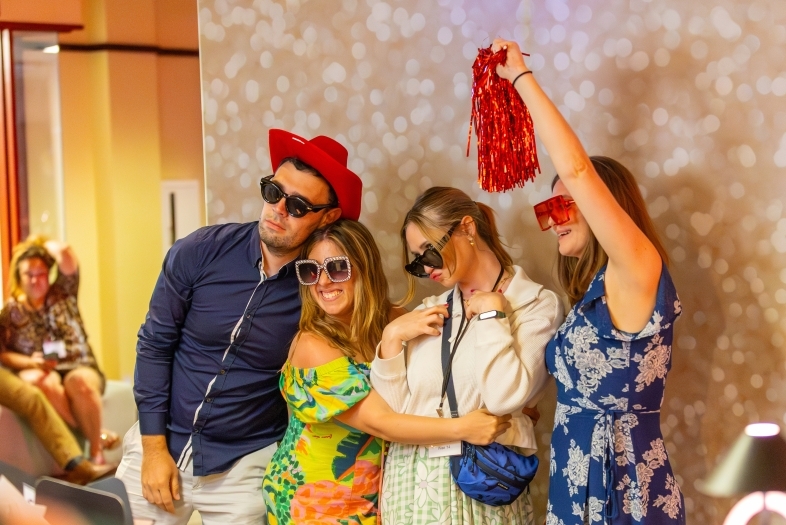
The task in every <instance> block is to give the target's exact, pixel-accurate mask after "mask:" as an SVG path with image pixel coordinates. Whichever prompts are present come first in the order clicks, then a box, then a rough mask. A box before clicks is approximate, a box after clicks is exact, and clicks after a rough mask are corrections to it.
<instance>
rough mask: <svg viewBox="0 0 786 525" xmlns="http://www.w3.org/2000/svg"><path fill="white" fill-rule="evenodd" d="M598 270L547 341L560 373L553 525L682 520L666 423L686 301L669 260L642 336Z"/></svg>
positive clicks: (550, 361)
mask: <svg viewBox="0 0 786 525" xmlns="http://www.w3.org/2000/svg"><path fill="white" fill-rule="evenodd" d="M605 275H606V268H605V267H603V268H601V270H600V271H598V273H597V275H595V278H594V279H593V281H592V283H591V284H590V286H589V289H588V290H587V293H586V294H585V295H584V297H582V298H581V300H580V301H579V302H578V303H577V304H576V305H575V306H574V307H573V309H572V310H571V311H570V313H569V314H568V316H567V318H566V319H565V323H563V325H562V326H561V327H560V329H559V330H558V331H557V333H556V335H555V336H554V339H553V340H552V341H551V342H550V343H549V345H548V347H547V349H546V365H547V366H548V369H549V372H550V373H551V374H552V375H553V376H554V377H555V378H556V379H557V410H556V413H555V415H554V432H553V434H552V438H551V461H550V465H549V468H550V470H549V473H550V483H549V503H548V507H547V510H548V515H547V518H546V523H547V525H578V524H584V523H586V524H604V525H628V524H647V525H655V524H657V525H661V524H664V525H665V524H668V525H677V524H680V525H682V524H684V523H685V509H684V503H683V499H682V493H681V492H680V488H679V485H678V484H677V481H676V480H675V479H674V474H673V472H672V470H671V465H670V464H669V458H668V454H667V453H666V447H665V446H664V443H663V436H662V434H661V431H660V407H661V403H662V401H663V390H664V387H665V385H666V374H667V373H668V371H669V369H670V368H671V343H672V339H673V337H674V321H675V320H676V319H677V317H679V315H680V312H681V306H680V301H679V298H678V297H677V291H676V290H675V289H674V284H673V283H672V281H671V277H670V276H669V272H668V270H667V269H666V266H665V265H664V266H663V270H662V271H661V276H660V282H659V283H658V297H657V301H656V303H655V309H654V311H653V314H652V318H651V319H650V321H649V323H648V324H647V326H645V327H644V329H643V330H642V331H641V332H639V333H638V334H629V333H625V332H621V331H619V330H617V329H616V328H614V325H613V324H612V322H611V317H610V315H609V309H608V307H607V305H606V297H605V285H604V277H605Z"/></svg>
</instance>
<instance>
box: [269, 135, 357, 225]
mask: <svg viewBox="0 0 786 525" xmlns="http://www.w3.org/2000/svg"><path fill="white" fill-rule="evenodd" d="M268 137H269V141H270V163H271V165H272V166H273V169H278V166H279V164H281V161H282V160H284V159H286V158H287V157H296V158H298V159H300V160H302V161H303V162H305V163H306V164H308V165H309V166H311V167H312V168H314V169H315V170H317V171H318V172H319V173H320V175H322V176H323V177H325V179H326V180H327V181H328V183H329V184H330V186H331V187H332V188H333V191H334V192H336V196H337V197H338V207H339V208H341V217H342V218H343V219H351V220H353V221H356V220H358V217H360V204H361V202H360V201H361V197H362V194H363V182H362V181H361V180H360V177H358V176H357V175H355V173H353V172H352V171H350V170H349V168H347V156H348V152H347V149H346V148H345V147H344V146H342V145H341V144H339V143H338V142H337V141H335V140H333V139H331V138H330V137H325V136H324V135H320V136H319V137H314V138H313V139H311V140H306V139H304V138H303V137H299V136H297V135H295V134H294V133H290V132H288V131H284V130H283V129H271V130H270V133H269V135H268Z"/></svg>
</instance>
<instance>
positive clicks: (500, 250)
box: [401, 186, 513, 305]
mask: <svg viewBox="0 0 786 525" xmlns="http://www.w3.org/2000/svg"><path fill="white" fill-rule="evenodd" d="M464 217H470V218H471V219H472V220H473V221H474V222H475V229H476V231H477V235H478V237H480V238H481V239H483V241H484V242H485V243H486V244H487V245H488V247H489V248H490V249H491V251H492V252H494V255H495V256H496V257H497V260H498V261H499V262H500V264H502V266H503V267H504V268H508V267H510V266H512V265H513V259H511V258H510V255H509V254H508V252H507V251H506V250H505V247H504V246H503V245H502V241H500V239H499V232H498V231H497V222H496V220H495V219H494V210H492V209H491V208H490V207H488V206H486V205H485V204H482V203H480V202H475V201H473V200H472V199H470V198H469V195H467V194H466V193H464V192H463V191H461V190H459V189H457V188H449V187H445V186H434V187H433V188H429V189H427V190H426V191H424V192H423V194H422V195H421V196H420V197H418V198H417V199H416V200H415V204H413V205H412V208H411V209H410V210H409V212H407V215H406V217H404V224H403V225H402V226H401V243H402V245H403V249H404V251H403V261H404V265H407V264H408V263H409V257H410V255H409V250H408V249H407V226H409V225H410V224H414V225H415V226H417V227H418V229H419V230H420V231H421V233H423V236H424V237H425V238H426V239H428V240H429V242H430V243H431V245H432V246H433V247H434V248H436V249H437V250H439V251H440V252H441V253H444V254H445V255H447V256H448V257H449V259H450V261H451V262H452V263H453V264H452V265H451V266H452V267H449V268H448V269H449V270H450V271H451V272H452V271H453V270H454V269H455V260H456V253H455V251H454V250H453V246H452V245H450V244H446V246H440V245H439V241H440V239H442V237H443V236H444V235H445V234H446V233H447V232H448V230H450V229H451V228H452V227H453V226H455V225H456V224H458V223H459V222H461V221H462V220H463V219H464ZM454 235H455V232H454ZM405 273H406V276H407V294H406V295H405V296H404V299H402V301H401V304H402V305H403V304H407V303H408V302H409V301H411V300H412V297H414V295H415V277H414V276H412V275H411V274H409V273H408V272H405Z"/></svg>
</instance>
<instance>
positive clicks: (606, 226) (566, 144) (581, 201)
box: [493, 39, 662, 317]
mask: <svg viewBox="0 0 786 525" xmlns="http://www.w3.org/2000/svg"><path fill="white" fill-rule="evenodd" d="M502 48H507V62H506V64H505V65H504V66H499V67H498V68H497V74H498V75H499V76H500V77H502V78H504V79H507V80H509V81H513V80H516V82H515V86H514V87H515V89H516V91H517V92H518V94H519V95H520V96H521V98H522V100H523V101H524V103H525V104H526V105H527V108H528V109H529V112H530V114H531V115H532V121H533V124H534V127H535V130H536V131H537V133H538V136H539V137H540V139H541V141H542V142H543V145H544V146H545V147H546V150H547V151H548V152H549V155H550V156H551V159H552V161H553V162H554V167H555V169H556V170H557V174H558V175H559V177H560V180H561V181H562V182H563V183H564V184H565V187H566V189H567V190H568V192H569V193H570V196H571V198H572V199H573V200H574V201H575V202H576V205H577V206H578V209H579V211H580V213H581V214H582V215H583V216H584V218H585V219H586V221H587V223H588V224H589V227H590V228H591V229H592V233H593V234H594V235H595V237H596V238H597V239H598V242H599V243H600V245H601V246H602V247H603V249H604V250H605V252H606V254H607V255H608V256H609V265H608V271H607V280H606V286H607V290H606V291H607V293H610V294H612V295H617V297H613V298H611V300H612V303H614V304H615V305H619V304H620V303H622V304H624V305H626V306H625V307H626V308H633V309H634V310H635V309H637V308H638V306H639V305H641V309H643V310H648V312H649V313H651V312H652V306H653V304H654V300H655V295H656V293H657V288H658V280H659V278H660V273H661V267H662V261H661V258H660V255H659V254H658V251H657V249H656V248H655V246H654V245H653V244H652V242H650V240H649V239H648V238H647V236H646V235H645V234H644V233H643V232H642V231H641V230H640V229H639V228H638V226H636V224H635V223H634V222H633V219H631V217H630V216H628V214H627V213H626V212H625V211H624V210H623V209H622V207H620V205H619V204H618V203H617V201H616V200H615V199H614V196H613V195H612V194H611V192H610V191H609V189H608V187H607V186H606V184H604V182H603V181H602V180H601V178H600V177H599V176H598V174H597V173H596V171H595V168H594V167H593V165H592V162H591V161H590V159H589V157H588V156H587V153H586V151H584V147H583V146H582V145H581V142H580V141H579V139H578V137H577V136H576V134H575V133H574V132H573V130H572V129H571V127H570V125H568V123H567V121H566V120H565V118H564V117H563V116H562V114H561V113H560V112H559V110H558V109H557V107H556V106H555V105H554V103H553V102H552V101H551V100H550V99H549V97H548V96H547V95H546V94H545V93H544V92H543V90H542V89H541V87H540V85H539V84H538V82H537V80H536V79H535V76H534V75H533V74H530V73H528V74H524V75H523V76H519V75H521V73H524V72H527V71H529V68H528V67H527V65H526V64H525V62H524V58H523V56H522V54H521V50H520V49H519V46H518V44H516V43H515V42H510V41H505V40H501V39H497V40H495V41H494V44H493V50H495V51H497V50H499V49H502ZM517 77H518V79H517ZM609 279H611V281H612V282H610V281H609ZM618 310H619V309H618ZM617 314H619V315H622V316H626V313H625V312H619V311H618V312H617ZM633 316H634V317H636V315H635V313H634V315H633ZM638 317H641V316H638Z"/></svg>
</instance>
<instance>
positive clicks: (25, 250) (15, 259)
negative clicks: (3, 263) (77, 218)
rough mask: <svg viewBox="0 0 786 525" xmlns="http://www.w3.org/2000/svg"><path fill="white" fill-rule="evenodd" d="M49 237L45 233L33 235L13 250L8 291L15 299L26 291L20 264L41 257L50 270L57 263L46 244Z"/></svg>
mask: <svg viewBox="0 0 786 525" xmlns="http://www.w3.org/2000/svg"><path fill="white" fill-rule="evenodd" d="M48 240H49V239H48V238H47V237H44V236H43V235H31V236H29V237H28V238H27V239H25V240H24V241H22V242H20V243H19V244H17V245H16V246H14V249H13V250H12V251H11V264H9V271H8V273H9V274H10V275H9V279H8V293H9V295H10V296H11V297H13V298H14V299H18V298H19V297H20V296H21V295H22V294H23V293H24V291H23V290H22V282H21V276H20V275H19V264H20V263H21V262H22V261H25V260H28V259H41V261H43V263H44V264H45V265H46V267H47V268H49V269H50V270H51V269H52V266H54V265H55V259H54V257H52V254H50V253H49V251H47V249H46V247H45V246H44V244H45V243H46V242H47V241H48Z"/></svg>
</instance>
